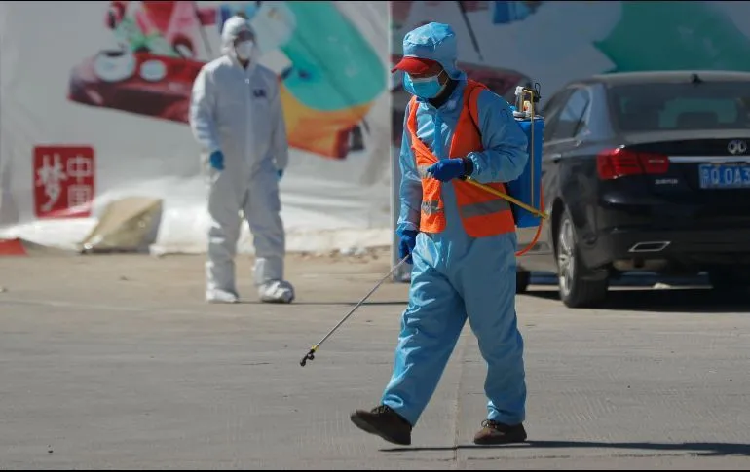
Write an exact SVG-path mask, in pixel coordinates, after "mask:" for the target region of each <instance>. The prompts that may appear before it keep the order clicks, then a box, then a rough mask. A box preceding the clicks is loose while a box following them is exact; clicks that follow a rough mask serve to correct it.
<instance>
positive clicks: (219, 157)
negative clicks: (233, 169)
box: [208, 151, 224, 170]
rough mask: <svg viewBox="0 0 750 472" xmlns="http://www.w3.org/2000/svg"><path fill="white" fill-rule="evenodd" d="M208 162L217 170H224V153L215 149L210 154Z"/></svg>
mask: <svg viewBox="0 0 750 472" xmlns="http://www.w3.org/2000/svg"><path fill="white" fill-rule="evenodd" d="M208 162H209V163H210V164H211V167H213V168H214V169H216V170H224V154H223V153H222V152H221V151H214V152H212V153H211V155H210V156H208Z"/></svg>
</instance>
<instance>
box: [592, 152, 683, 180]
mask: <svg viewBox="0 0 750 472" xmlns="http://www.w3.org/2000/svg"><path fill="white" fill-rule="evenodd" d="M668 169H669V158H668V157H667V156H664V155H662V154H652V153H648V152H636V151H631V150H629V149H625V148H617V149H610V150H607V151H604V152H602V153H600V154H599V155H598V156H596V171H597V173H598V174H599V178H600V179H602V180H612V179H618V178H620V177H625V176H628V175H643V174H664V173H666V172H667V170H668Z"/></svg>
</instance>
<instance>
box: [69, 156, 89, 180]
mask: <svg viewBox="0 0 750 472" xmlns="http://www.w3.org/2000/svg"><path fill="white" fill-rule="evenodd" d="M67 171H68V176H70V177H72V178H74V179H76V181H78V182H80V181H81V180H83V179H84V178H85V177H91V176H92V175H94V163H93V162H92V160H91V159H89V158H88V157H84V156H79V155H77V156H75V157H72V158H70V159H68V163H67Z"/></svg>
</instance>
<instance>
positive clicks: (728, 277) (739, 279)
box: [708, 268, 750, 293]
mask: <svg viewBox="0 0 750 472" xmlns="http://www.w3.org/2000/svg"><path fill="white" fill-rule="evenodd" d="M708 281H709V282H711V286H712V287H713V289H714V290H715V291H717V292H733V293H739V292H744V291H746V290H748V288H750V276H748V275H747V269H745V270H742V269H723V268H722V269H714V270H710V271H709V272H708Z"/></svg>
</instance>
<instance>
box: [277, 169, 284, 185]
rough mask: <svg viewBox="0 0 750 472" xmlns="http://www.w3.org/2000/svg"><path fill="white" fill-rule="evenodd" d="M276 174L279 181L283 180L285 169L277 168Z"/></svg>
mask: <svg viewBox="0 0 750 472" xmlns="http://www.w3.org/2000/svg"><path fill="white" fill-rule="evenodd" d="M276 174H277V175H278V181H279V182H281V178H282V177H283V176H284V169H279V170H277V171H276Z"/></svg>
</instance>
